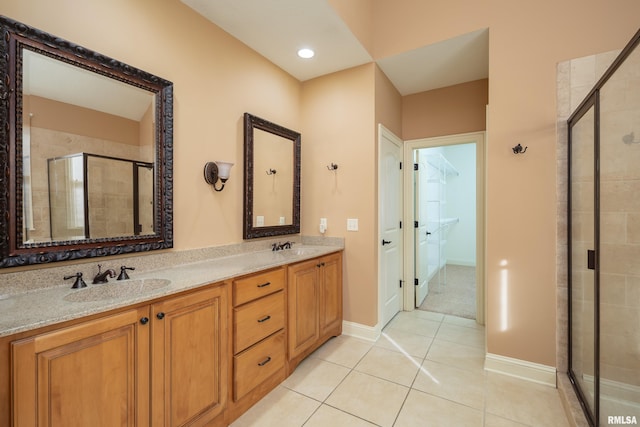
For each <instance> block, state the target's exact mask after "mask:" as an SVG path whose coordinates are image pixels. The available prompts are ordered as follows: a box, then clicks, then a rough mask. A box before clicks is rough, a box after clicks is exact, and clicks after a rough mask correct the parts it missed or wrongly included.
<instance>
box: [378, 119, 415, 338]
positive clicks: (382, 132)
mask: <svg viewBox="0 0 640 427" xmlns="http://www.w3.org/2000/svg"><path fill="white" fill-rule="evenodd" d="M383 138H387V139H389V140H390V141H392V142H394V143H395V144H397V145H398V146H399V148H400V161H401V162H403V165H404V164H406V163H404V160H403V157H404V141H402V139H400V138H399V137H398V136H397V135H395V134H394V133H393V132H391V131H390V130H389V129H387V128H386V127H384V125H382V124H381V123H379V124H378V138H377V139H378V144H377V145H378V147H377V163H378V165H377V174H376V175H377V177H376V186H377V203H376V204H377V212H376V224H377V230H376V241H375V248H376V249H375V250H376V252H377V259H378V298H377V299H378V328H377V329H379V330H382V328H384V326H385V325H383V324H382V323H383V320H384V298H382V296H383V295H384V285H385V283H384V277H382V251H381V250H380V245H379V242H380V241H381V240H382V231H381V226H382V225H381V221H380V217H381V210H382V206H381V204H380V201H381V200H382V197H381V196H380V193H381V190H382V187H381V185H380V184H381V180H380V175H381V171H382V165H381V164H380V162H381V158H380V157H381V156H380V152H381V149H382V139H383ZM404 169H405V168H403V170H404ZM400 183H401V186H402V187H403V188H402V189H401V198H402V199H403V200H402V206H403V207H402V212H401V214H400V218H401V220H402V221H403V224H406V223H405V222H404V216H405V212H404V205H405V200H404V199H405V190H404V174H403V176H402V177H401V178H400ZM404 228H405V229H406V227H404ZM401 236H402V240H403V242H402V243H401V244H400V245H398V250H399V251H400V259H401V266H400V274H401V277H402V278H404V276H405V274H404V259H405V258H406V254H405V252H404V248H405V247H406V244H405V242H404V240H405V239H406V236H405V233H401ZM404 283H405V284H406V282H404ZM403 287H404V288H407V286H404V285H403ZM400 297H401V299H402V301H401V302H402V303H401V305H400V310H401V311H402V310H405V309H406V308H405V307H406V295H405V292H402V294H401V296H400Z"/></svg>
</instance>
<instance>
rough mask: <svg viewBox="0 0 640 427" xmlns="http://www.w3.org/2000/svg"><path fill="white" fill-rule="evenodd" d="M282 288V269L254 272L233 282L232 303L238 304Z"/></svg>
mask: <svg viewBox="0 0 640 427" xmlns="http://www.w3.org/2000/svg"><path fill="white" fill-rule="evenodd" d="M283 288H284V269H283V268H279V269H277V270H272V271H268V272H266V273H261V274H256V275H253V276H250V277H246V278H244V279H239V280H234V282H233V305H234V306H238V305H241V304H244V303H246V302H249V301H252V300H254V299H257V298H260V297H263V296H265V295H269V294H272V293H274V292H277V291H279V290H280V289H283Z"/></svg>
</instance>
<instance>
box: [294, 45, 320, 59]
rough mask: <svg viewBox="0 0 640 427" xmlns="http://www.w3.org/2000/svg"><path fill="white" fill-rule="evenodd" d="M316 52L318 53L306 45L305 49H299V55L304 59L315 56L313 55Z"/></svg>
mask: <svg viewBox="0 0 640 427" xmlns="http://www.w3.org/2000/svg"><path fill="white" fill-rule="evenodd" d="M315 54H316V53H315V52H314V51H313V50H311V49H308V48H306V47H305V48H303V49H300V50H299V51H298V56H299V57H300V58H304V59H309V58H313V55H315Z"/></svg>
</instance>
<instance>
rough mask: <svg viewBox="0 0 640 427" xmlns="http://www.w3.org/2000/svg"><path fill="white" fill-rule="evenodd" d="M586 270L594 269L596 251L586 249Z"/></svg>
mask: <svg viewBox="0 0 640 427" xmlns="http://www.w3.org/2000/svg"><path fill="white" fill-rule="evenodd" d="M587 268H588V269H589V270H595V269H596V251H594V250H593V249H587Z"/></svg>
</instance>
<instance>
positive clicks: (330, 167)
mask: <svg viewBox="0 0 640 427" xmlns="http://www.w3.org/2000/svg"><path fill="white" fill-rule="evenodd" d="M327 169H329V170H330V171H334V170H336V169H338V165H336V164H335V163H331V166H327Z"/></svg>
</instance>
